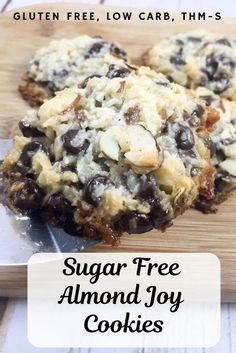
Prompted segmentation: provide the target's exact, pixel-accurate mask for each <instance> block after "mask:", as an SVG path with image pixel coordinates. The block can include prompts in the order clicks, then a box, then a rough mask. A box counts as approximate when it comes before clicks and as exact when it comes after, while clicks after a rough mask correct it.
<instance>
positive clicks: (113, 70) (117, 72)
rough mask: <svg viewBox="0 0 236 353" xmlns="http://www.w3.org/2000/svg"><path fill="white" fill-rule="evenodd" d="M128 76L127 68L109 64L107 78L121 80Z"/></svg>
mask: <svg viewBox="0 0 236 353" xmlns="http://www.w3.org/2000/svg"><path fill="white" fill-rule="evenodd" d="M129 74H130V70H129V69H128V68H127V67H124V66H119V65H115V64H111V65H110V66H109V69H108V72H107V74H106V76H107V77H108V78H115V77H121V78H122V77H126V76H128V75H129Z"/></svg>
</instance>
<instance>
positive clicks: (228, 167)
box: [195, 87, 236, 213]
mask: <svg viewBox="0 0 236 353" xmlns="http://www.w3.org/2000/svg"><path fill="white" fill-rule="evenodd" d="M196 94H197V96H198V97H199V98H200V99H201V100H202V101H203V102H204V103H205V104H206V105H208V106H211V107H213V108H214V109H217V110H218V112H219V114H220V120H219V121H218V122H217V123H216V126H215V129H214V130H213V131H212V133H211V134H210V136H211V142H210V143H211V151H212V152H211V158H212V162H213V165H214V166H215V168H216V180H215V193H214V197H213V198H212V200H206V199H205V198H204V197H203V196H202V197H199V198H198V199H197V201H196V203H195V207H196V208H197V209H199V210H201V211H203V212H204V213H211V212H216V210H217V207H216V205H217V204H219V203H221V202H222V201H224V200H226V199H227V198H228V196H229V195H231V194H232V193H233V192H234V191H235V189H236V102H232V101H229V100H227V99H222V98H220V97H219V96H218V95H216V94H213V93H212V92H211V91H209V90H207V89H206V88H204V87H199V88H198V89H197V90H196Z"/></svg>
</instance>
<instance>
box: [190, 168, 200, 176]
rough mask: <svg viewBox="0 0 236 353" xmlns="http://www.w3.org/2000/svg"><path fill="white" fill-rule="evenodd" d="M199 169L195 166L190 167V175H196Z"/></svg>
mask: <svg viewBox="0 0 236 353" xmlns="http://www.w3.org/2000/svg"><path fill="white" fill-rule="evenodd" d="M199 171H200V169H199V168H197V167H192V168H191V171H190V175H191V177H195V176H196V175H198V173H199Z"/></svg>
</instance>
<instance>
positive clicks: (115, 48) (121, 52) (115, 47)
mask: <svg viewBox="0 0 236 353" xmlns="http://www.w3.org/2000/svg"><path fill="white" fill-rule="evenodd" d="M110 50H111V53H112V54H114V55H116V56H118V57H119V58H122V59H126V57H127V53H126V51H125V50H123V49H122V48H120V47H119V46H118V45H116V44H115V43H111V45H110Z"/></svg>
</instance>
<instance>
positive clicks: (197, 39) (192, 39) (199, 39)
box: [187, 36, 202, 43]
mask: <svg viewBox="0 0 236 353" xmlns="http://www.w3.org/2000/svg"><path fill="white" fill-rule="evenodd" d="M187 40H188V41H189V42H193V43H199V42H201V41H202V38H199V37H192V36H189V37H187Z"/></svg>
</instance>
